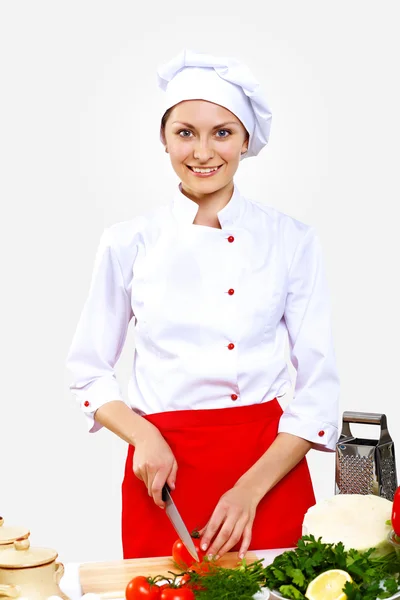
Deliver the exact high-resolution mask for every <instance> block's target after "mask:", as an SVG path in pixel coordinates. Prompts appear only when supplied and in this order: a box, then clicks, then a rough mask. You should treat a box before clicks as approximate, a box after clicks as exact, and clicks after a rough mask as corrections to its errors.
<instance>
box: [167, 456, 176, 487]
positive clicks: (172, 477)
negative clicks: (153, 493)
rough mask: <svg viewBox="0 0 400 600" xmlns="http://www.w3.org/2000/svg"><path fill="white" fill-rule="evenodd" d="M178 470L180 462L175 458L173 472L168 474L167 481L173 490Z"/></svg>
mask: <svg viewBox="0 0 400 600" xmlns="http://www.w3.org/2000/svg"><path fill="white" fill-rule="evenodd" d="M177 471H178V463H177V462H176V460H174V462H173V464H172V469H171V472H170V474H169V475H168V479H167V483H168V485H169V487H170V488H171V490H174V489H175V485H176V473H177Z"/></svg>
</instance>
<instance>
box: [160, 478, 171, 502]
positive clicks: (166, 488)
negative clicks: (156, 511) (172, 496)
mask: <svg viewBox="0 0 400 600" xmlns="http://www.w3.org/2000/svg"><path fill="white" fill-rule="evenodd" d="M170 492H171V490H170V488H169V485H168V483H167V482H165V483H164V485H163V489H162V490H161V499H162V501H163V502H166V501H167V500H168V494H169V493H170Z"/></svg>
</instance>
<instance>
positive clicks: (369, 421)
mask: <svg viewBox="0 0 400 600" xmlns="http://www.w3.org/2000/svg"><path fill="white" fill-rule="evenodd" d="M350 423H364V424H366V425H380V426H381V433H380V438H379V443H381V444H383V443H387V442H391V441H392V438H391V437H390V434H389V431H388V428H387V420H386V415H385V414H383V413H364V412H351V411H345V412H344V413H343V425H342V433H341V435H340V439H342V438H350V437H353V434H352V433H351V430H350Z"/></svg>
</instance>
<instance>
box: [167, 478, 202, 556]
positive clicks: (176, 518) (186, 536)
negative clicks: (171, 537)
mask: <svg viewBox="0 0 400 600" xmlns="http://www.w3.org/2000/svg"><path fill="white" fill-rule="evenodd" d="M162 499H163V501H164V502H165V512H166V513H167V517H168V518H169V520H170V521H171V523H172V525H173V527H174V529H175V531H176V533H177V534H178V536H179V538H180V540H181V541H182V543H183V544H184V545H185V547H186V549H187V551H188V552H189V554H190V555H191V556H192V557H193V558H194V559H195V560H196V561H197V562H200V558H199V555H198V554H197V550H196V548H195V545H194V544H193V540H192V536H191V535H190V533H189V531H188V529H187V527H186V525H185V523H184V522H183V519H182V517H181V515H180V514H179V511H178V509H177V508H176V506H175V503H174V501H173V500H172V497H171V492H170V489H169V485H168V484H167V483H165V484H164V487H163V489H162Z"/></svg>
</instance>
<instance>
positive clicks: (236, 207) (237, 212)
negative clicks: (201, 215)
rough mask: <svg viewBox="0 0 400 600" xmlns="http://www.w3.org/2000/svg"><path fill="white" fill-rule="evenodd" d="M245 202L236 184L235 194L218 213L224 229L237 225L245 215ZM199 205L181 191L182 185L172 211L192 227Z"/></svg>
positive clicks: (183, 222) (181, 220) (179, 219)
mask: <svg viewBox="0 0 400 600" xmlns="http://www.w3.org/2000/svg"><path fill="white" fill-rule="evenodd" d="M244 205H245V200H244V198H243V196H242V195H241V194H240V192H239V189H238V188H237V186H236V184H234V189H233V194H232V197H231V199H230V200H229V202H228V204H226V205H225V206H224V208H222V209H221V210H220V211H218V213H217V216H218V220H219V222H220V224H221V227H222V228H229V227H232V226H234V225H236V224H237V223H238V222H239V220H240V218H241V216H242V213H243V210H244ZM198 210H199V205H198V204H197V202H194V201H193V200H191V199H190V198H188V197H187V196H185V194H183V193H182V191H181V184H179V186H178V190H177V192H176V194H175V196H174V199H173V203H172V211H173V213H174V216H175V218H176V219H177V220H178V221H179V222H180V223H182V224H186V225H191V224H193V221H194V220H195V218H196V215H197V212H198Z"/></svg>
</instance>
